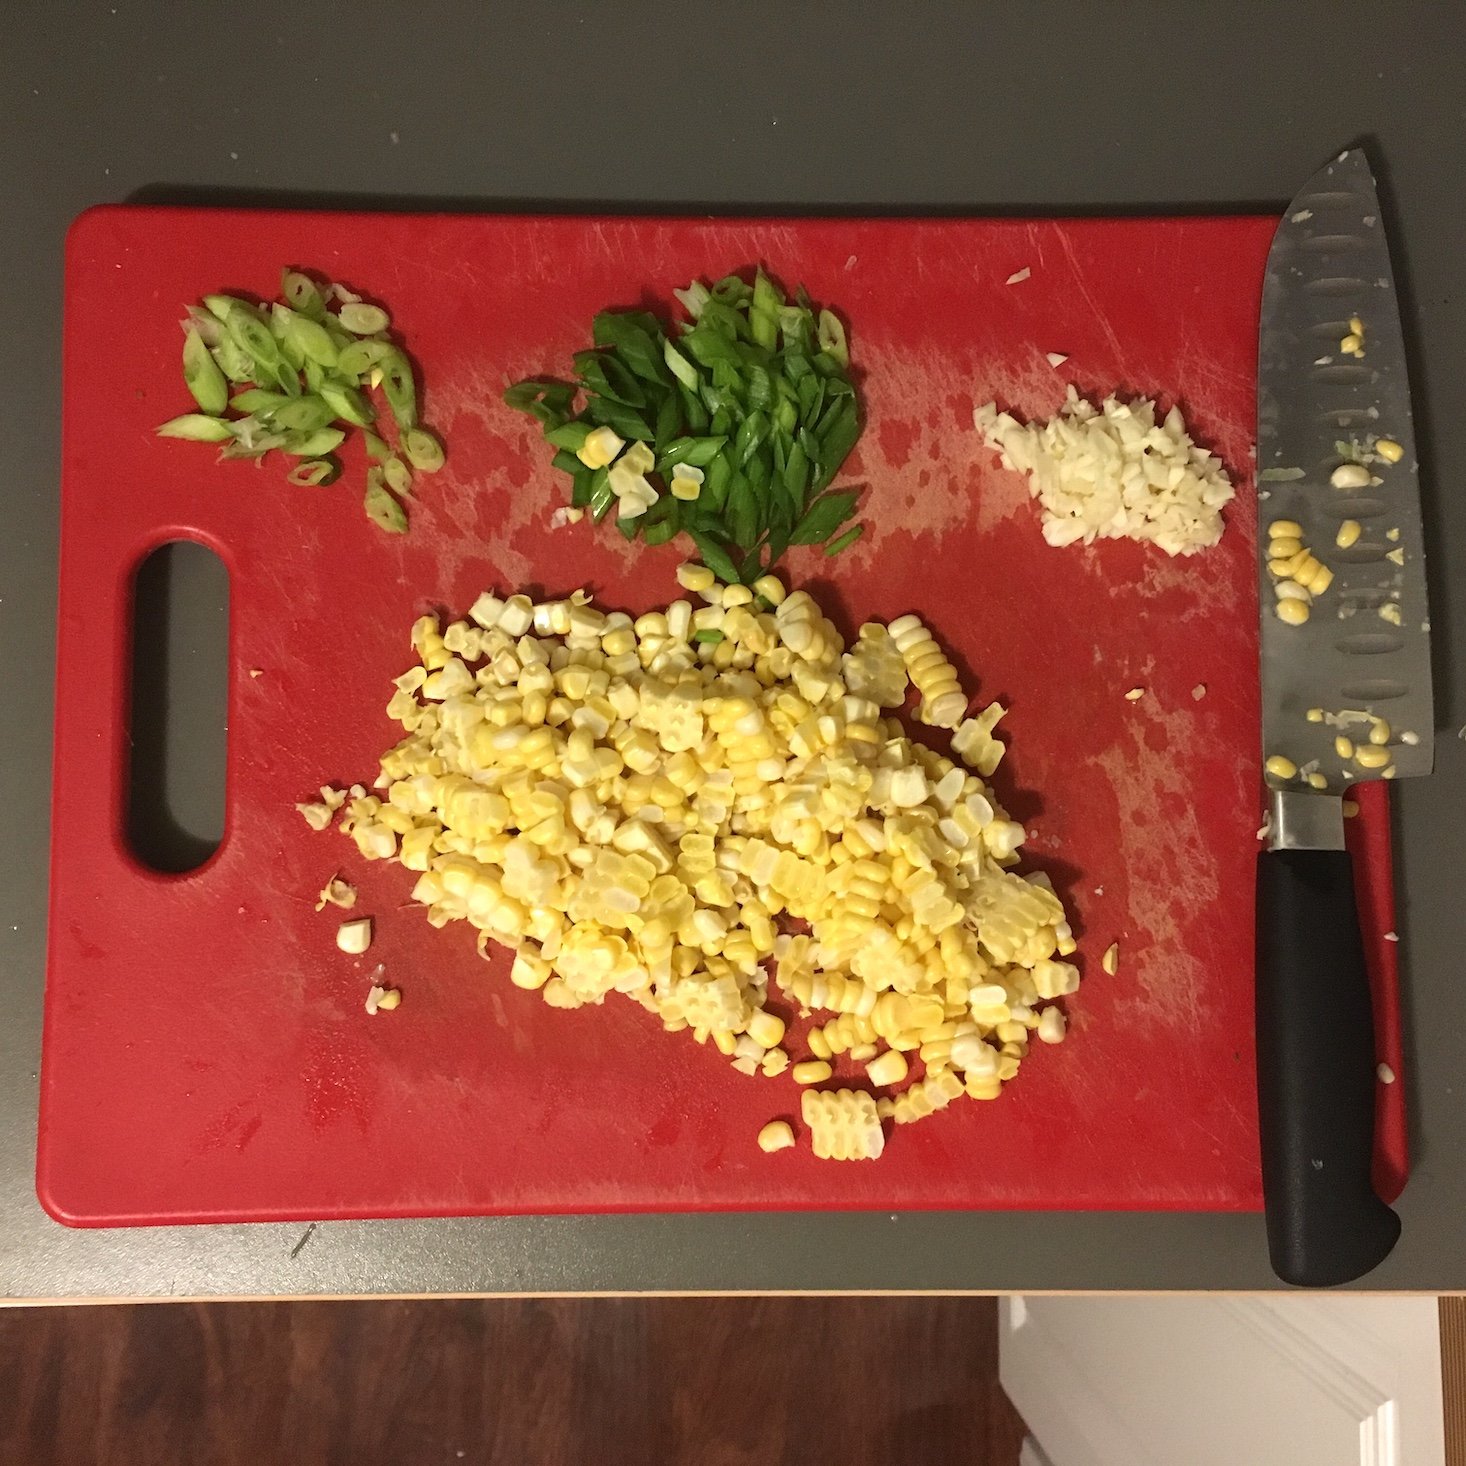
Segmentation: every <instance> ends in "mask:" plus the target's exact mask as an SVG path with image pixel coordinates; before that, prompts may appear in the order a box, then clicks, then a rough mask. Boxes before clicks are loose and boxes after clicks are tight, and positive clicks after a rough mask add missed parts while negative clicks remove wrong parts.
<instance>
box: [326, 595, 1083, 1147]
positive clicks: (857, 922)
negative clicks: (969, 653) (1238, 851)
mask: <svg viewBox="0 0 1466 1466" xmlns="http://www.w3.org/2000/svg"><path fill="white" fill-rule="evenodd" d="M704 568H705V567H700V566H685V567H683V569H682V570H681V571H679V580H680V581H681V582H682V584H683V585H684V587H687V586H689V585H691V586H697V587H701V588H700V589H698V590H697V591H696V592H695V594H697V595H699V596H700V597H701V598H702V599H703V600H704V601H705V602H706V604H705V605H703V606H701V607H700V608H698V609H696V610H694V609H693V608H692V605H691V603H690V602H689V601H678V602H674V603H673V604H672V605H671V606H669V607H667V608H666V609H665V610H664V611H656V612H650V613H648V614H647V615H644V616H641V617H638V618H636V619H634V620H633V618H631V617H630V616H627V615H624V614H622V613H620V612H611V613H609V614H608V613H606V612H603V611H601V610H599V609H597V608H596V607H595V606H594V605H592V604H591V603H590V601H589V598H588V597H586V596H584V595H583V594H581V593H579V592H577V593H576V594H575V595H573V596H571V597H569V598H568V599H566V600H559V601H550V602H546V603H543V604H540V605H535V604H534V603H533V602H531V601H530V600H529V599H528V597H525V596H510V597H508V598H500V597H499V596H497V595H494V594H491V593H489V594H485V595H484V596H481V597H480V598H479V599H478V601H476V602H475V603H474V607H473V610H472V612H471V621H461V622H454V623H452V624H451V625H450V626H448V627H447V628H446V629H443V628H441V627H440V625H439V623H438V621H437V620H436V619H435V618H432V617H423V618H421V619H420V620H419V621H418V622H417V623H415V624H414V626H413V629H412V644H413V647H414V648H415V649H416V652H417V656H418V659H419V665H418V666H417V667H415V668H413V669H412V670H411V671H409V672H407V673H404V674H403V676H402V677H400V678H398V679H396V682H395V688H396V690H395V692H394V695H393V697H392V700H391V702H390V703H389V704H388V711H389V714H390V715H391V716H392V717H394V718H396V719H397V720H398V721H399V722H400V723H401V724H402V726H403V728H404V730H405V736H404V738H403V740H402V741H401V742H400V743H398V744H397V746H396V747H394V748H392V749H391V750H389V751H388V752H387V753H386V754H384V755H383V757H382V761H381V777H380V778H379V780H378V781H377V783H378V787H379V789H381V790H382V791H383V792H382V793H381V794H380V796H379V795H377V794H371V795H368V794H366V793H365V791H363V790H361V789H360V786H357V788H356V790H355V791H354V793H353V797H352V798H351V800H350V802H349V803H348V806H347V809H346V811H345V814H344V816H343V818H342V820H341V822H340V823H341V829H342V831H343V832H344V833H346V834H347V835H349V836H350V837H351V838H352V840H353V841H354V842H355V843H356V845H357V848H358V849H359V851H360V852H361V854H362V855H363V856H364V857H365V858H367V859H369V860H384V859H390V860H396V861H397V862H399V863H400V864H401V865H403V866H405V867H406V868H407V869H409V870H412V871H415V872H417V873H418V880H417V884H416V886H415V887H414V888H413V893H412V894H413V899H414V900H416V901H418V902H421V903H422V904H423V905H424V906H425V907H426V908H427V918H428V920H429V922H430V923H432V924H433V925H435V926H443V925H446V924H447V923H448V922H451V921H457V920H467V921H468V922H469V924H470V925H472V926H473V927H475V928H477V929H478V932H479V949H480V951H481V952H482V953H484V954H485V955H487V952H488V948H489V945H490V943H498V944H501V945H504V946H507V947H509V948H510V949H511V950H512V951H513V952H514V953H515V960H514V964H513V968H512V971H511V981H512V982H513V983H514V984H515V985H516V986H518V987H521V988H525V989H530V990H537V991H539V993H540V995H541V997H542V998H543V999H544V1001H545V1002H546V1003H548V1004H550V1005H551V1006H552V1007H558V1008H578V1007H582V1006H586V1005H596V1004H599V1003H601V1002H602V1001H603V1000H604V999H605V998H606V996H607V995H608V994H611V993H621V994H623V995H624V996H626V997H629V998H631V999H632V1000H634V1001H635V1002H637V1003H639V1004H640V1005H642V1006H643V1007H645V1008H647V1009H649V1010H651V1011H652V1012H654V1013H655V1014H656V1015H657V1016H658V1017H659V1018H660V1019H661V1021H662V1024H663V1026H664V1027H665V1028H667V1029H668V1030H670V1031H681V1030H684V1029H685V1030H688V1031H689V1032H690V1033H691V1036H692V1037H693V1038H694V1039H696V1040H697V1041H699V1042H707V1043H709V1044H710V1045H711V1046H712V1047H714V1048H716V1049H717V1050H718V1052H719V1053H720V1054H722V1055H723V1056H724V1057H726V1058H727V1060H728V1061H729V1062H730V1063H732V1064H733V1065H734V1066H735V1067H737V1068H738V1069H739V1070H740V1071H741V1072H743V1073H747V1074H759V1073H764V1074H777V1073H781V1072H783V1071H785V1070H787V1069H791V1068H792V1071H793V1077H794V1078H795V1079H797V1080H800V1081H802V1082H805V1083H822V1082H824V1081H825V1080H827V1079H828V1078H830V1077H831V1074H832V1065H831V1064H830V1062H829V1061H830V1060H831V1059H832V1058H833V1057H834V1056H835V1055H836V1054H843V1053H854V1052H860V1053H867V1054H869V1056H870V1060H871V1062H872V1065H873V1067H874V1066H877V1065H881V1064H882V1062H883V1060H884V1063H885V1069H886V1070H888V1071H890V1072H892V1073H894V1071H895V1069H896V1067H897V1058H886V1056H884V1055H882V1056H881V1057H877V1055H878V1054H880V1051H881V1050H882V1049H884V1050H889V1051H892V1052H894V1053H895V1054H896V1055H897V1056H898V1058H900V1056H909V1055H910V1054H912V1053H916V1054H918V1056H919V1057H921V1058H922V1059H923V1061H924V1062H925V1063H926V1065H927V1075H926V1077H925V1079H923V1080H922V1081H921V1083H920V1085H913V1086H911V1087H910V1088H909V1089H908V1090H907V1091H906V1093H905V1094H903V1095H902V1097H901V1102H902V1109H901V1114H902V1115H905V1116H906V1117H907V1118H908V1119H909V1118H919V1115H920V1114H927V1113H931V1112H933V1111H934V1110H935V1109H938V1108H941V1107H942V1105H943V1104H945V1103H947V1102H948V1101H949V1100H950V1098H951V1094H949V1093H948V1091H950V1090H951V1086H952V1085H953V1084H955V1085H956V1089H955V1091H953V1093H955V1094H957V1095H960V1094H962V1093H963V1080H962V1078H961V1077H959V1075H958V1073H957V1072H954V1071H960V1072H961V1073H965V1074H968V1076H969V1077H971V1076H972V1074H973V1073H976V1075H977V1080H976V1081H974V1083H975V1086H976V1087H975V1088H974V1087H972V1086H969V1087H968V1089H967V1093H969V1094H971V1095H972V1096H973V1097H975V1098H983V1099H990V1098H993V1097H994V1095H995V1094H996V1092H997V1088H995V1086H996V1087H998V1088H1000V1087H1001V1085H1002V1083H1004V1082H1006V1081H1007V1080H1009V1079H1012V1078H1013V1077H1014V1076H1015V1075H1016V1074H1017V1072H1018V1067H1019V1063H1020V1061H1021V1059H1022V1057H1023V1056H1024V1054H1025V1053H1026V1052H1027V1050H1026V1046H1025V1040H1024V1036H1025V1035H1026V1034H1027V1032H1028V1028H1027V1027H1026V1026H1025V1024H1029V1023H1032V1024H1033V1025H1037V1023H1038V1022H1039V1021H1040V1019H1039V1017H1038V1016H1037V1015H1038V1012H1039V1009H1040V1008H1041V1006H1042V1005H1043V1004H1044V1003H1047V1002H1048V1001H1050V1000H1051V999H1053V998H1058V997H1063V996H1065V995H1067V994H1069V993H1072V992H1073V991H1074V990H1075V988H1076V987H1077V985H1078V981H1079V972H1078V969H1077V968H1076V967H1075V966H1074V965H1073V964H1072V963H1070V962H1066V961H1063V960H1061V959H1062V958H1063V957H1064V956H1066V955H1068V954H1070V953H1072V952H1073V950H1074V937H1073V933H1072V931H1071V930H1070V928H1069V924H1068V922H1067V921H1066V920H1065V917H1064V911H1063V908H1062V906H1061V905H1060V903H1059V900H1058V898H1057V897H1056V896H1055V894H1054V893H1053V891H1052V889H1050V887H1049V885H1048V883H1047V881H1046V880H1044V879H1041V878H1040V877H1038V876H1034V877H1033V878H1031V879H1024V878H1022V877H1020V876H1019V875H1017V874H1015V873H1014V872H1013V871H1012V869H1011V867H1012V866H1014V865H1015V864H1016V863H1017V861H1018V848H1019V846H1020V845H1021V844H1022V843H1023V840H1024V837H1025V836H1024V831H1023V828H1022V827H1021V826H1020V825H1018V824H1017V823H1016V822H1015V821H1013V820H1010V819H1008V818H1007V816H1006V815H1005V814H1004V813H1003V812H1002V810H1001V809H1000V808H999V807H998V805H997V803H996V801H995V799H994V797H993V795H992V793H991V791H990V790H989V789H988V787H987V785H986V784H985V783H984V782H983V781H984V780H985V779H986V778H988V777H990V776H991V775H992V773H993V771H994V770H995V769H996V768H997V766H998V763H999V760H1000V759H1001V758H1002V756H1003V752H1004V749H1003V745H1002V744H1001V743H1000V742H999V741H998V740H997V739H996V738H995V737H994V736H993V728H994V725H995V724H996V722H997V720H998V718H999V717H1000V716H1001V714H1002V709H1001V708H1000V707H998V706H997V705H996V704H994V705H991V706H989V707H988V708H986V709H984V710H983V711H982V712H980V713H979V714H978V715H977V716H976V717H975V718H969V719H966V720H964V721H962V722H961V723H960V725H959V726H958V727H957V729H956V731H955V733H954V735H953V739H952V750H953V758H947V757H944V756H942V755H940V754H938V753H935V752H934V751H932V750H931V749H928V748H926V747H925V746H924V745H920V744H917V743H914V742H913V741H912V740H911V739H909V738H908V737H907V736H906V734H905V732H904V731H903V727H902V724H901V722H900V721H899V719H898V717H897V715H896V711H897V710H898V709H899V708H900V707H901V706H902V704H903V703H904V701H905V698H906V695H907V689H908V685H909V682H910V681H912V680H914V681H915V683H916V685H917V687H918V689H919V690H920V691H921V692H922V694H923V697H922V705H921V709H920V715H921V716H923V717H926V718H928V719H930V720H932V721H935V720H937V719H941V720H942V722H943V725H944V726H950V725H951V723H952V722H954V721H956V716H954V714H956V715H958V716H960V710H961V709H965V707H966V705H967V697H966V694H965V693H963V692H962V691H961V688H960V686H959V685H958V683H957V680H956V675H955V673H954V672H952V671H951V669H950V666H949V664H948V663H947V661H946V658H945V656H944V655H943V654H942V652H941V650H940V648H939V647H938V646H937V645H936V643H935V642H934V641H933V640H932V638H931V635H930V633H929V632H928V631H927V630H926V628H925V627H924V626H923V625H922V624H921V623H920V622H919V621H918V620H917V619H916V618H915V617H902V618H900V619H899V620H897V621H896V622H894V623H892V625H891V626H889V627H887V626H883V625H880V624H879V623H870V624H869V625H867V626H865V627H863V628H862V629H861V633H860V637H859V639H858V640H857V641H856V643H855V644H854V646H853V647H852V648H851V649H850V650H849V651H848V652H847V651H846V650H845V647H844V644H843V642H842V640H841V638H840V636H839V635H838V633H837V632H836V631H835V628H834V627H833V626H832V625H831V624H830V622H829V621H827V620H826V619H825V618H824V616H823V615H822V614H821V612H820V610H819V607H818V606H817V605H816V603H815V602H814V601H813V600H812V599H811V597H810V596H809V595H808V594H806V593H805V592H803V591H796V592H794V593H792V594H786V593H785V590H784V587H783V585H782V584H781V583H779V582H778V581H777V580H775V579H774V578H773V577H765V578H764V579H763V580H761V581H760V582H758V584H757V585H756V586H755V587H745V586H727V587H717V586H714V585H713V584H711V583H709V584H706V585H705V584H704V582H703V577H702V576H701V575H699V574H697V573H696V572H697V571H699V570H702V569H704ZM764 607H772V608H773V609H761V608H764ZM705 630H717V631H718V632H720V633H721V636H722V639H721V640H718V641H716V642H708V641H699V640H698V639H697V637H698V633H699V632H701V631H705ZM454 647H456V648H458V650H456V651H455V650H453V648H454ZM954 760H956V761H954ZM785 920H789V921H794V922H799V923H802V924H806V925H807V933H806V932H804V931H801V932H800V934H798V935H795V934H792V933H789V932H781V931H780V924H781V922H783V921H785ZM770 958H772V959H774V960H773V962H772V964H770V963H769V959H770ZM770 965H772V969H773V970H772V973H771V972H770ZM771 983H772V984H773V985H775V986H776V987H777V989H778V990H779V991H780V992H781V993H782V994H783V995H784V997H785V998H786V999H787V1000H788V1001H790V1002H792V1003H793V1004H795V1005H796V1006H797V1008H798V1010H799V1011H800V1012H801V1014H808V1013H811V1012H813V1011H816V1010H824V1011H825V1012H827V1013H829V1014H830V1015H831V1016H830V1019H829V1021H828V1022H824V1023H822V1024H817V1025H816V1027H815V1028H813V1029H812V1030H811V1031H810V1034H809V1039H808V1053H809V1055H811V1056H813V1057H805V1056H803V1055H800V1056H795V1057H798V1058H799V1062H798V1063H791V1055H790V1054H789V1053H787V1052H786V1051H785V1050H784V1049H783V1048H781V1047H780V1045H781V1043H782V1042H783V1041H784V1039H785V1036H786V1035H785V1028H784V1023H783V1021H782V1020H781V1019H780V1018H779V1017H778V1015H777V1014H776V1013H774V1012H773V1011H771V1010H770V1008H769V1007H768V1002H769V1000H770V999H771V998H772V996H773V994H772V991H771V986H770V985H771ZM944 1046H945V1047H944ZM900 1062H902V1063H909V1057H905V1058H900ZM942 1066H947V1067H946V1068H945V1069H942V1072H941V1073H938V1072H937V1071H938V1070H939V1069H941V1067H942ZM878 1072H881V1071H878ZM944 1075H945V1077H943V1076H944ZM938 1080H940V1081H941V1082H938ZM895 1082H898V1083H899V1082H901V1081H895ZM918 1091H919V1097H916V1098H910V1096H912V1095H916V1094H917V1092H918ZM894 1113H895V1111H893V1114H894Z"/></svg>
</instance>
